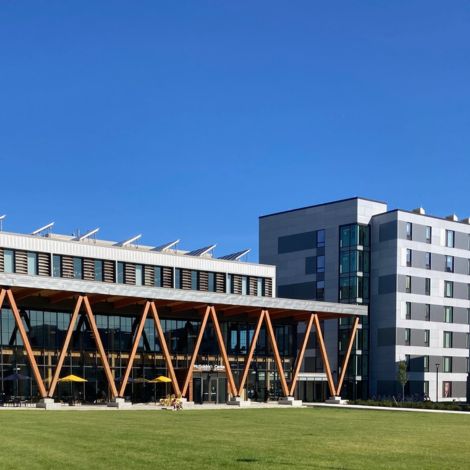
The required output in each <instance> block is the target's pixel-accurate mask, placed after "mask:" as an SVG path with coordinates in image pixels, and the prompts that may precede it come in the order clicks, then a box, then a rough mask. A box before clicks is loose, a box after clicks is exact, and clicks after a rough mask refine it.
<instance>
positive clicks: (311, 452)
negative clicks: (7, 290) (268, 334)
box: [0, 408, 470, 470]
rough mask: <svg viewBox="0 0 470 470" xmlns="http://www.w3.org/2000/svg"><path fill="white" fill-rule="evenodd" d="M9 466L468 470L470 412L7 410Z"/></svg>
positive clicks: (2, 461) (4, 438)
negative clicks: (431, 469) (427, 469)
mask: <svg viewBox="0 0 470 470" xmlns="http://www.w3.org/2000/svg"><path fill="white" fill-rule="evenodd" d="M0 426H1V438H0V468H2V469H8V468H22V469H25V468H28V469H33V468H80V469H83V468H94V469H98V468H99V469H101V468H103V469H104V468H106V469H121V468H122V469H124V468H138V469H142V468H152V469H156V468H162V469H165V470H166V469H172V468H174V469H191V468H201V469H202V468H226V469H229V468H250V469H252V468H291V467H295V468H335V469H339V468H354V469H365V468H371V469H377V468H393V469H398V468H420V469H421V468H439V469H444V468H452V469H455V468H469V466H470V415H469V416H462V415H451V414H437V413H436V414H434V413H406V412H396V411H394V412H387V411H365V410H345V409H343V410H340V409H321V408H315V409H311V408H310V409H253V410H207V411H183V412H176V413H175V412H171V411H123V412H116V411H65V412H64V411H62V412H43V411H1V412H0Z"/></svg>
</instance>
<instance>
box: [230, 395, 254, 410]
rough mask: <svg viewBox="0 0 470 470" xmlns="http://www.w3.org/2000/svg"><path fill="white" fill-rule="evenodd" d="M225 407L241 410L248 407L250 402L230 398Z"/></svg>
mask: <svg viewBox="0 0 470 470" xmlns="http://www.w3.org/2000/svg"><path fill="white" fill-rule="evenodd" d="M227 405H231V406H239V407H240V408H242V407H246V406H250V405H251V401H248V400H243V399H242V398H241V397H231V398H230V400H228V401H227Z"/></svg>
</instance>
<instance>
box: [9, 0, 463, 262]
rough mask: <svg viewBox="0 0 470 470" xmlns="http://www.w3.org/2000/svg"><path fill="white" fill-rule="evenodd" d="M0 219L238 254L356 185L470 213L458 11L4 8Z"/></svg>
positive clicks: (144, 5)
mask: <svg viewBox="0 0 470 470" xmlns="http://www.w3.org/2000/svg"><path fill="white" fill-rule="evenodd" d="M0 163H1V175H2V178H1V183H0V191H1V193H0V194H1V198H0V212H1V213H6V214H7V220H6V222H5V224H4V229H5V230H10V231H31V230H33V229H34V228H37V227H39V226H41V225H44V224H46V223H48V222H49V221H55V222H56V231H58V232H62V233H71V232H73V231H75V230H76V229H80V230H81V231H82V232H83V231H85V230H86V229H91V228H94V227H96V226H99V227H101V233H100V235H101V236H102V237H103V238H107V239H112V240H122V239H125V238H127V237H130V236H132V235H134V234H136V233H143V238H142V243H146V244H155V245H157V244H161V243H164V242H166V241H170V240H172V239H175V238H181V239H182V243H181V245H180V247H181V248H187V249H194V248H198V247H200V246H205V245H207V244H211V243H218V247H217V249H216V255H217V256H221V255H223V254H226V253H229V252H231V251H236V250H238V249H242V248H245V247H251V248H253V253H252V254H251V257H250V258H249V259H250V260H252V261H255V260H257V244H258V216H259V215H262V214H266V213H270V212H275V211H279V210H285V209H290V208H294V207H299V206H305V205H311V204H316V203H320V202H324V201H330V200H334V199H339V198H346V197H352V196H357V195H358V196H364V197H369V198H373V199H379V200H384V201H387V202H389V207H390V208H396V207H399V208H403V209H412V208H414V207H416V206H419V205H422V206H424V207H425V208H426V209H427V211H428V213H431V214H435V215H448V214H449V213H451V212H456V213H457V214H458V215H459V216H460V217H466V216H469V215H470V201H469V193H470V191H469V188H470V3H469V2H468V1H463V0H461V1H460V0H453V1H448V2H443V1H429V0H423V1H413V0H406V1H405V0H397V1H377V0H374V1H366V0H361V1H350V0H347V1H343V2H340V1H332V0H328V1H323V2H320V1H314V0H308V1H282V2H281V1H275V0H269V1H256V0H253V1H239V0H233V1H225V0H220V1H215V0H213V1H202V0H198V1H196V0H194V1H191V2H190V1H186V2H184V1H177V2H175V1H167V2H163V1H155V0H151V1H142V0H141V1H138V2H135V1H86V2H79V1H73V2H72V1H64V0H60V1H53V0H47V1H45V0H44V1H40V0H32V1H26V0H21V1H19V0H16V1H14V0H2V1H1V2H0Z"/></svg>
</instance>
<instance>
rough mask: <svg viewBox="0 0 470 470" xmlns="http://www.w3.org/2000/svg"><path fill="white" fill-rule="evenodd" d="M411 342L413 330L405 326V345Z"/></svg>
mask: <svg viewBox="0 0 470 470" xmlns="http://www.w3.org/2000/svg"><path fill="white" fill-rule="evenodd" d="M410 342H411V330H410V329H409V328H405V346H409V345H410Z"/></svg>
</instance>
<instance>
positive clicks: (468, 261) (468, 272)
mask: <svg viewBox="0 0 470 470" xmlns="http://www.w3.org/2000/svg"><path fill="white" fill-rule="evenodd" d="M467 274H468V275H469V276H470V259H468V260H467Z"/></svg>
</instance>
